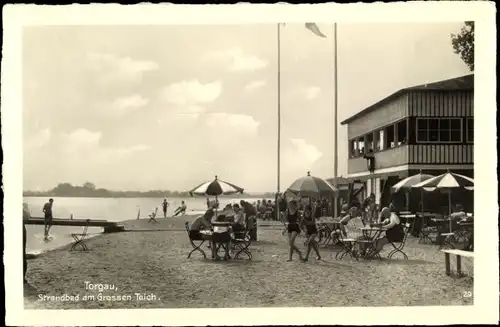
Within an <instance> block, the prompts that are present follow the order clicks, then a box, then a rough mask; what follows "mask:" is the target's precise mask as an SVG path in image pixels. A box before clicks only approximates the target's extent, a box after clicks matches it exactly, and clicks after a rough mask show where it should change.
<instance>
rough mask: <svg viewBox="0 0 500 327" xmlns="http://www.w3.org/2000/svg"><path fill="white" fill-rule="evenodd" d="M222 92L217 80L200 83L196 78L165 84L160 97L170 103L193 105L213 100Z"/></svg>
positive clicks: (220, 84) (219, 82)
mask: <svg viewBox="0 0 500 327" xmlns="http://www.w3.org/2000/svg"><path fill="white" fill-rule="evenodd" d="M221 92H222V83H221V81H219V80H217V81H214V82H211V83H206V84H202V83H200V82H199V81H198V80H189V81H181V82H177V83H172V84H170V85H167V86H165V87H164V88H163V89H162V90H161V98H162V99H163V100H164V101H166V102H168V103H171V104H176V105H190V106H192V105H195V104H198V103H210V102H214V101H215V100H216V99H217V98H218V97H219V96H220V94H221Z"/></svg>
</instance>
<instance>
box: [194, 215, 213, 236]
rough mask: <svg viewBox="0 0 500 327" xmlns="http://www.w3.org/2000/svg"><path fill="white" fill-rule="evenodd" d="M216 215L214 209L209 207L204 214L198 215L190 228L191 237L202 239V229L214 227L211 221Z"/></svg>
mask: <svg viewBox="0 0 500 327" xmlns="http://www.w3.org/2000/svg"><path fill="white" fill-rule="evenodd" d="M213 216H214V211H213V210H212V209H208V210H207V211H206V212H205V214H204V215H203V216H200V217H198V218H197V219H196V220H195V221H194V222H193V224H192V225H191V227H190V228H189V237H190V238H192V239H202V236H203V235H202V234H201V232H200V231H201V230H207V229H210V228H211V227H212V225H211V224H210V221H211V220H212V217H213Z"/></svg>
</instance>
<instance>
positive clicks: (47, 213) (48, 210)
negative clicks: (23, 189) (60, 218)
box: [42, 199, 54, 241]
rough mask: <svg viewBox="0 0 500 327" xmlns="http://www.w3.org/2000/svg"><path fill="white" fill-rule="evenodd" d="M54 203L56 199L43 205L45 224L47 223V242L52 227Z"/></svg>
mask: <svg viewBox="0 0 500 327" xmlns="http://www.w3.org/2000/svg"><path fill="white" fill-rule="evenodd" d="M53 203H54V199H49V202H47V203H45V204H44V205H43V209H42V210H43V214H44V222H45V228H44V231H45V232H44V239H45V240H46V241H48V240H49V231H50V228H51V227H52V218H53V217H52V204H53Z"/></svg>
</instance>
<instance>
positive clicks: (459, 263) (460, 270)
mask: <svg viewBox="0 0 500 327" xmlns="http://www.w3.org/2000/svg"><path fill="white" fill-rule="evenodd" d="M457 276H458V277H460V276H462V257H460V256H459V255H457Z"/></svg>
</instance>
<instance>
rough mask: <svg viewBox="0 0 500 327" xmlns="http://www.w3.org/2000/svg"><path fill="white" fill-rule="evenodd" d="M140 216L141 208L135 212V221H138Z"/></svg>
mask: <svg viewBox="0 0 500 327" xmlns="http://www.w3.org/2000/svg"><path fill="white" fill-rule="evenodd" d="M140 216H141V208H139V210H137V220H139V217H140Z"/></svg>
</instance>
